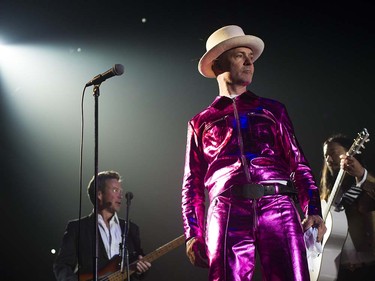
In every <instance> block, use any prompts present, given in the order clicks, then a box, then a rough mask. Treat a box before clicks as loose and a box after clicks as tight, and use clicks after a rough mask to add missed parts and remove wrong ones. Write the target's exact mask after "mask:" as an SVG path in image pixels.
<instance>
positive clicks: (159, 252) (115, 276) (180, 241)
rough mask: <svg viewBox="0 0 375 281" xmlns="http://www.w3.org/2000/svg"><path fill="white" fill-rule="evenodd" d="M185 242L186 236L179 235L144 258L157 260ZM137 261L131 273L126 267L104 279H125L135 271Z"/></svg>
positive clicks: (117, 280)
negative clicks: (122, 270)
mask: <svg viewBox="0 0 375 281" xmlns="http://www.w3.org/2000/svg"><path fill="white" fill-rule="evenodd" d="M184 242H185V236H184V235H181V236H179V237H177V238H176V239H174V240H172V241H170V242H168V243H167V244H165V245H163V246H161V247H159V248H157V249H156V250H155V251H153V252H151V253H149V254H147V255H145V256H144V257H143V259H142V260H144V261H148V262H152V261H154V260H156V259H157V258H159V257H161V256H163V255H165V254H166V253H168V252H169V251H171V250H173V249H175V248H177V247H178V246H180V245H182V244H183V243H184ZM136 263H137V262H133V263H132V264H130V270H129V274H127V270H126V269H124V272H121V270H119V271H116V272H114V273H112V274H110V275H108V276H106V277H105V279H104V280H108V281H123V280H126V279H127V277H128V276H130V275H132V274H133V273H134V272H135V269H132V268H134V267H135V265H136Z"/></svg>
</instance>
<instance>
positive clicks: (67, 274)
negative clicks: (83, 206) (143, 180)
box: [53, 171, 151, 281]
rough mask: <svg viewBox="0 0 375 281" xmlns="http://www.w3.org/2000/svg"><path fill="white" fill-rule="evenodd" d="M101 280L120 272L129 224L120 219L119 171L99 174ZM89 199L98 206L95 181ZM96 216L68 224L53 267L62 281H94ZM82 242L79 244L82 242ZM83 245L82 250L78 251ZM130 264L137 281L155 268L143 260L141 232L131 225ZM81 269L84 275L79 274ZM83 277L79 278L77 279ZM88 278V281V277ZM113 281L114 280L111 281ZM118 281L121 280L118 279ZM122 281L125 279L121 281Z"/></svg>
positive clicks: (91, 215) (120, 192) (89, 187)
mask: <svg viewBox="0 0 375 281" xmlns="http://www.w3.org/2000/svg"><path fill="white" fill-rule="evenodd" d="M97 181H98V192H97V200H98V230H99V231H98V236H99V237H98V271H99V272H98V277H99V278H101V277H102V276H104V275H106V274H108V273H112V272H114V271H116V270H119V268H118V262H117V261H118V260H121V258H120V259H118V258H119V255H120V247H119V244H120V243H121V242H122V234H123V233H122V232H123V230H124V226H125V220H123V219H121V218H119V217H118V213H119V211H120V208H121V204H122V199H123V193H124V192H123V189H122V179H121V176H120V174H119V173H118V172H116V171H102V172H100V173H98V177H97ZM87 191H88V196H89V198H90V201H91V203H92V204H93V205H94V204H95V185H94V177H93V178H92V179H91V181H90V183H89V185H88V190H87ZM94 227H95V216H94V214H93V213H91V214H90V215H88V216H86V217H83V218H81V220H71V221H69V222H68V224H67V227H66V230H65V233H64V236H63V240H62V243H61V247H60V250H59V253H58V255H57V257H56V260H55V261H54V264H53V271H54V274H55V277H56V280H58V281H76V280H92V277H93V274H92V273H93V268H94V266H93V260H94V257H95V253H94V251H93V244H94V242H95V239H94V238H95V235H94V234H95V232H94V229H95V228H94ZM78 239H79V242H78ZM78 245H79V247H78ZM127 246H128V252H129V262H130V263H132V264H134V266H135V268H134V270H135V272H136V273H137V274H135V277H136V278H137V279H142V278H143V277H144V273H146V271H148V270H149V269H150V268H151V263H150V262H148V261H145V260H143V256H144V254H143V250H142V248H141V239H140V231H139V227H138V225H137V224H135V223H134V222H132V221H129V235H128V243H127ZM78 268H79V269H80V272H78ZM77 275H79V277H78V276H77ZM85 276H86V277H85ZM111 280H112V279H111ZM115 280H118V279H115ZM121 280H122V279H121Z"/></svg>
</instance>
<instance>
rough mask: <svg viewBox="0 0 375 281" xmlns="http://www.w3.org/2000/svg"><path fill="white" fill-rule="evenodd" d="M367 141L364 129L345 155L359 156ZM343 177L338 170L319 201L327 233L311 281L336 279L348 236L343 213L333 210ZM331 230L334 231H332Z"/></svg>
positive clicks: (343, 173)
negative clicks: (327, 195) (329, 192)
mask: <svg viewBox="0 0 375 281" xmlns="http://www.w3.org/2000/svg"><path fill="white" fill-rule="evenodd" d="M369 140H370V139H369V133H368V132H367V129H366V128H364V129H363V131H362V132H360V133H358V137H357V138H356V139H355V140H354V142H353V144H352V146H351V147H350V149H349V150H348V152H347V153H346V155H348V156H353V155H355V154H360V153H361V151H360V149H361V148H365V147H364V143H365V142H368V141H369ZM344 175H345V171H344V170H343V169H340V170H339V173H338V175H337V178H336V180H335V184H334V186H333V188H332V191H331V194H330V195H329V197H328V200H327V202H326V201H325V200H322V201H321V204H322V215H323V220H324V222H325V225H326V227H327V232H326V233H325V235H324V237H323V241H322V249H323V252H322V253H321V254H320V255H319V256H318V257H316V258H314V259H313V261H312V267H311V269H310V280H311V281H317V280H319V281H332V280H336V278H337V274H338V270H339V266H340V255H341V250H342V247H343V246H344V243H345V240H346V237H347V234H348V222H347V219H346V215H345V212H343V211H341V212H340V211H337V210H335V208H336V204H337V203H338V200H339V199H340V197H341V196H337V195H338V190H339V189H340V186H341V183H342V181H343V178H344ZM340 195H342V194H340ZM333 203H335V204H333ZM332 229H334V231H332Z"/></svg>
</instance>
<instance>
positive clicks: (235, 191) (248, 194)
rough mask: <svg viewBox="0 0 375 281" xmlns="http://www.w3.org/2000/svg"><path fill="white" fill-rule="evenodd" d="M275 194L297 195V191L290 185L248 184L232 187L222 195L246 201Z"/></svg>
mask: <svg viewBox="0 0 375 281" xmlns="http://www.w3.org/2000/svg"><path fill="white" fill-rule="evenodd" d="M275 194H297V190H296V189H295V188H294V187H293V186H292V185H291V183H290V184H288V185H284V184H280V183H273V184H268V185H263V184H256V183H248V184H244V185H234V186H232V187H231V188H229V190H227V191H225V192H224V193H223V195H224V196H228V195H230V196H233V197H240V198H246V199H258V198H260V197H262V196H265V195H275Z"/></svg>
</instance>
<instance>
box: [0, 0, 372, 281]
mask: <svg viewBox="0 0 375 281" xmlns="http://www.w3.org/2000/svg"><path fill="white" fill-rule="evenodd" d="M258 2H260V1H241V0H228V1H227V0H218V1H204V0H202V1H179V2H177V1H176V2H169V1H156V0H155V1H146V0H138V1H120V0H108V1H83V0H75V1H46V0H39V1H27V0H24V1H17V0H13V1H4V0H2V1H0V40H1V41H2V43H3V46H5V47H3V48H2V49H1V50H0V52H1V53H0V63H1V68H0V93H1V95H0V131H1V136H0V140H1V141H0V152H1V160H2V161H1V167H0V171H1V172H0V175H1V181H0V182H1V190H2V192H1V194H0V208H1V209H0V210H1V215H2V222H1V232H0V233H1V236H0V237H1V240H0V241H2V246H1V250H0V253H1V262H0V279H1V280H29V279H30V278H31V280H54V277H53V274H52V262H53V259H54V257H55V255H53V254H52V253H51V249H56V250H58V248H59V245H60V241H61V238H62V235H63V232H64V229H65V226H66V223H67V221H68V220H69V219H72V218H76V217H78V214H79V213H78V211H79V207H80V202H81V203H82V213H83V214H84V215H85V214H88V213H89V212H90V211H91V210H92V206H91V205H90V203H89V200H88V198H87V196H86V193H85V189H86V186H87V184H88V181H89V180H90V178H91V177H92V175H93V173H94V97H93V95H92V87H90V88H87V90H86V94H85V96H84V98H83V99H82V91H83V88H84V85H85V83H86V82H87V81H89V80H90V79H91V78H93V77H94V76H95V75H97V74H99V73H102V72H104V71H106V70H107V69H109V68H111V67H112V66H113V65H114V64H116V63H120V64H123V65H124V67H125V73H124V74H123V75H122V76H119V77H113V78H111V79H110V80H107V81H105V82H104V83H103V84H102V85H101V87H100V96H99V98H98V100H99V130H98V132H99V164H98V166H99V167H98V168H99V170H107V169H114V170H117V171H119V172H120V173H121V174H122V176H123V178H124V187H125V189H126V191H131V192H133V194H134V199H133V201H132V204H131V209H130V213H129V216H130V218H131V219H132V220H133V221H135V222H136V223H137V224H138V225H139V226H140V227H141V236H142V240H143V247H144V250H145V252H146V253H148V252H152V251H153V250H155V249H156V248H158V247H160V246H161V245H164V244H165V243H167V242H169V241H170V240H172V239H174V238H176V237H177V236H179V235H181V234H182V233H183V228H182V220H181V211H180V198H181V192H180V189H181V182H182V175H183V164H184V152H185V140H186V124H187V121H188V120H189V119H190V118H191V117H192V116H193V115H195V114H196V113H198V112H199V111H200V110H202V109H203V108H205V107H206V106H207V105H208V104H210V103H211V101H212V100H213V99H214V98H215V96H216V95H217V93H218V90H217V83H216V81H215V79H206V78H204V77H203V76H201V75H200V74H199V73H198V71H197V62H198V60H199V58H200V56H201V55H202V54H203V53H204V52H205V41H206V39H207V38H208V36H209V35H210V34H211V33H212V32H213V31H215V30H216V29H218V28H220V27H222V26H224V25H228V24H237V25H240V26H241V27H242V28H243V29H244V31H245V33H246V34H253V35H257V36H259V37H261V38H262V39H263V40H264V42H265V51H264V53H263V54H262V56H261V57H260V59H259V60H258V61H257V62H256V64H255V69H256V71H255V76H254V82H253V83H252V84H251V85H250V87H249V89H250V90H252V91H254V92H255V93H256V94H258V95H260V96H264V97H268V98H275V99H277V100H279V101H281V102H283V103H284V104H285V105H286V106H287V108H288V110H289V115H290V117H291V119H292V120H293V122H294V126H295V131H296V135H297V138H298V140H299V142H300V144H301V146H302V147H303V150H304V152H305V154H306V157H307V158H308V159H309V161H310V164H311V166H312V168H313V171H314V173H315V176H316V178H317V179H318V178H319V176H320V166H321V164H322V161H323V159H322V148H321V144H322V142H323V141H324V139H325V138H326V137H328V136H329V135H331V134H332V133H337V132H342V133H345V134H347V135H348V136H350V137H353V139H354V138H355V137H356V136H357V133H358V132H360V131H361V130H362V129H363V128H367V129H368V130H369V132H370V135H371V134H372V133H373V132H374V131H375V124H374V105H375V99H374V96H373V93H374V91H373V81H374V70H373V65H374V47H375V44H374V29H373V15H374V10H373V8H372V7H371V8H370V1H363V0H359V1H352V2H348V3H346V4H345V3H342V2H341V1H262V3H261V4H260V3H258ZM142 18H145V19H146V22H144V23H143V22H142ZM82 100H83V105H84V108H83V112H84V134H83V135H84V138H83V140H84V150H83V161H82V165H83V167H82V171H83V174H82V184H83V191H82V200H80V198H81V197H80V194H81V191H80V173H79V172H80V142H81V101H82ZM374 147H375V146H374V145H373V143H372V142H370V143H368V144H367V145H366V149H365V150H364V155H365V158H366V159H367V161H368V163H369V164H370V170H373V167H374V162H375V161H374V158H375V152H374V151H375V149H374ZM120 215H121V216H122V217H125V208H124V209H123V210H122V213H121V214H120ZM184 251H185V249H184V247H183V246H181V247H179V248H177V249H175V250H173V251H171V252H169V253H167V254H166V255H165V256H163V257H161V258H159V259H158V260H156V261H155V262H154V263H153V268H152V270H151V271H150V272H149V276H148V278H147V280H149V281H153V280H155V281H156V280H157V281H163V280H168V281H169V280H179V281H184V280H186V281H187V280H189V281H190V280H206V279H207V271H206V270H204V269H200V268H194V267H193V266H191V265H190V264H189V262H188V260H187V258H186V256H185V253H184Z"/></svg>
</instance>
